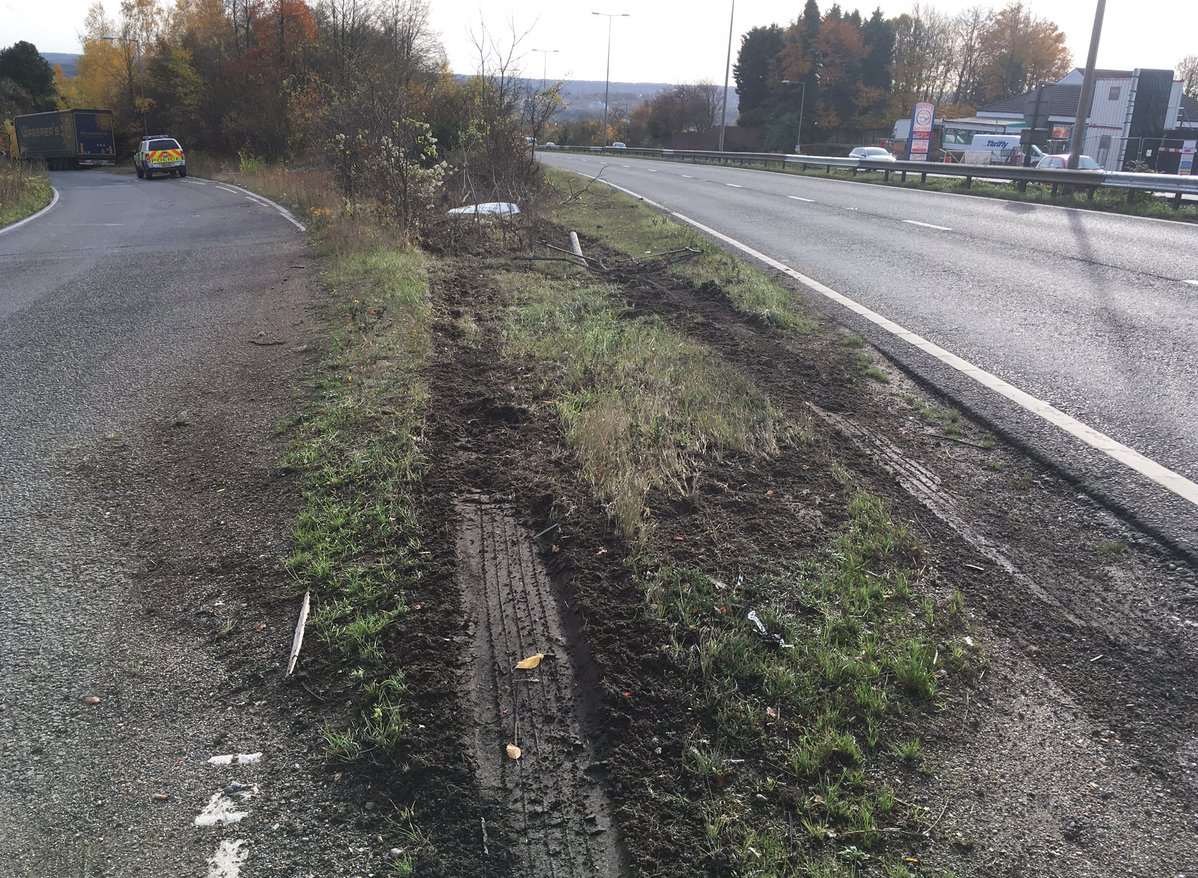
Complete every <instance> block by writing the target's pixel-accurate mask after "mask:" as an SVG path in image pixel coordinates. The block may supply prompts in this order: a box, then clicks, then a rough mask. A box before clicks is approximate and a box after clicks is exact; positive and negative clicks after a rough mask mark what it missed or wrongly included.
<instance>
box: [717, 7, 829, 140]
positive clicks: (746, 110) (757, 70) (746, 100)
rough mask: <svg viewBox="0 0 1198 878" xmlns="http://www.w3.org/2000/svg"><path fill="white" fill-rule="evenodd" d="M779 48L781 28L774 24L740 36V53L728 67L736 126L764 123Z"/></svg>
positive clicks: (781, 43) (781, 42)
mask: <svg viewBox="0 0 1198 878" xmlns="http://www.w3.org/2000/svg"><path fill="white" fill-rule="evenodd" d="M811 2H814V0H811ZM782 46H783V39H782V28H780V27H778V26H777V25H770V26H769V27H755V28H753V29H752V30H750V31H749V32H748V33H747V34H745V35H744V36H743V37H741V39H740V51H739V52H738V53H737V56H736V64H735V65H734V66H733V68H732V75H733V77H735V79H736V93H737V94H738V95H739V96H740V116H739V119H738V122H737V124H739V125H743V126H755V125H762V124H764V122H765V121H766V119H767V117H768V115H769V111H768V105H769V102H770V80H771V72H772V70H773V66H774V61H775V59H776V58H777V56H778V53H779V52H781V51H782Z"/></svg>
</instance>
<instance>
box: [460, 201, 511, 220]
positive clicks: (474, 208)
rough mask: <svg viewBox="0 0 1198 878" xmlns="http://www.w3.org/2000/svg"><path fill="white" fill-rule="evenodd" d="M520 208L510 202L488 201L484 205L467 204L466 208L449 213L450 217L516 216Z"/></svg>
mask: <svg viewBox="0 0 1198 878" xmlns="http://www.w3.org/2000/svg"><path fill="white" fill-rule="evenodd" d="M519 212H520V208H519V207H517V206H516V205H515V204H512V203H511V202H510V201H487V202H484V203H483V204H467V205H466V206H465V207H455V208H454V209H453V210H451V211H450V212H449V215H450V216H501V217H502V216H515V215H516V214H518V213H519Z"/></svg>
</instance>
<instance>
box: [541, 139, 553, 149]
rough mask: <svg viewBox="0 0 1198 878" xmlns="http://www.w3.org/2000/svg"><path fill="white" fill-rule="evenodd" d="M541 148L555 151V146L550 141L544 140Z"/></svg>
mask: <svg viewBox="0 0 1198 878" xmlns="http://www.w3.org/2000/svg"><path fill="white" fill-rule="evenodd" d="M541 146H543V147H545V149H557V144H556V143H554V142H553V141H552V140H546V141H545V142H544V143H542V144H541Z"/></svg>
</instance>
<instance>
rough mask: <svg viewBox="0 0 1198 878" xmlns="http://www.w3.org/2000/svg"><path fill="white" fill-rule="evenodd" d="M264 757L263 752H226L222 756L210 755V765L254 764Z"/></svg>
mask: <svg viewBox="0 0 1198 878" xmlns="http://www.w3.org/2000/svg"><path fill="white" fill-rule="evenodd" d="M261 758H262V754H261V753H225V754H223V755H220V756H209V757H208V764H209V765H253V764H254V763H255V762H258V761H259V760H260V759H261Z"/></svg>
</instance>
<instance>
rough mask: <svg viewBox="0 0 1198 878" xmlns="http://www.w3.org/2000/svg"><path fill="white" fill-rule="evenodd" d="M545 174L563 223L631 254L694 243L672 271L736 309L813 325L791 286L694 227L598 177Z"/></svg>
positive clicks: (787, 325)
mask: <svg viewBox="0 0 1198 878" xmlns="http://www.w3.org/2000/svg"><path fill="white" fill-rule="evenodd" d="M546 177H547V179H548V181H549V183H550V186H551V187H552V189H553V192H554V193H555V196H556V198H557V200H558V201H559V202H560V203H559V205H558V206H555V207H554V208H553V209H552V210H551V213H550V215H551V216H552V218H553V219H554V220H555V221H557V222H558V223H560V224H561V225H563V226H566V227H567V228H570V229H573V230H574V231H576V232H578V233H579V234H580V235H584V236H586V237H590V238H598V239H601V240H602V241H603V243H604V244H606V245H607V246H609V247H611V248H612V249H614V250H617V251H619V252H620V253H623V254H625V255H626V256H631V257H635V258H644V257H646V256H648V255H649V254H652V253H662V252H665V251H667V250H678V249H681V248H685V247H690V248H693V249H695V250H697V251H698V252H699V255H698V256H697V257H695V258H693V259H688V260H685V261H683V262H680V263H678V264H676V265H675V266H673V267H672V268H671V269H670V271H671V272H672V273H673V274H674V275H675V276H676V277H678V278H680V279H682V280H685V281H687V282H689V283H692V284H694V285H695V286H699V287H701V286H704V285H706V284H711V285H713V286H716V287H718V288H719V289H720V290H721V291H722V292H723V293H724V295H726V296H727V297H728V300H729V301H730V302H731V303H732V305H733V307H734V308H736V309H737V310H738V311H742V312H743V313H745V314H750V315H752V316H753V317H756V318H757V319H759V320H762V321H764V322H766V323H769V324H771V325H773V326H777V327H780V328H784V329H792V330H798V331H808V330H810V329H811V327H812V326H813V325H814V324H813V323H812V321H811V319H810V317H809V316H808V315H807V314H806V312H805V310H804V309H803V306H802V305H801V304H800V302H799V300H798V297H797V296H796V295H795V293H794V292H793V291H792V290H790V289H787V288H786V287H785V286H783V285H782V284H780V283H777V282H776V281H774V280H773V279H771V278H770V276H769V275H768V274H766V273H765V272H764V271H761V270H760V269H757V268H755V267H753V266H751V265H749V264H747V263H746V262H745V261H744V260H742V259H739V258H737V257H735V256H732V255H730V254H728V253H725V252H724V251H723V250H721V249H720V248H719V247H717V246H716V245H715V244H713V243H712V242H711V241H709V240H708V239H707V238H705V237H703V236H702V235H701V234H699V233H698V232H697V231H694V230H693V229H691V228H689V227H687V226H684V225H682V224H681V223H678V222H676V221H674V220H672V219H670V218H669V217H666V216H663V215H662V214H660V213H658V212H657V211H655V210H652V209H650V208H648V207H646V206H645V205H643V204H641V203H640V202H638V201H637V200H636V199H634V198H631V197H629V196H627V195H624V194H623V193H621V192H616V191H614V190H613V189H611V188H610V187H608V186H604V185H603V184H602V183H593V184H591V185H590V186H586V185H585V184H584V183H583V182H581V181H580V180H579V178H578V177H577V176H575V175H573V174H567V173H565V172H563V171H557V170H554V169H547V171H546ZM572 193H573V195H572Z"/></svg>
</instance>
